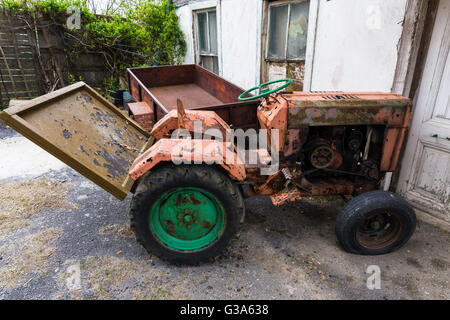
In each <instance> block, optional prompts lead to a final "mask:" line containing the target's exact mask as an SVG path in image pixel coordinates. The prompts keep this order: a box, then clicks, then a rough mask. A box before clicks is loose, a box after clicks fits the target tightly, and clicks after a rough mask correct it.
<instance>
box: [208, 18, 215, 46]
mask: <svg viewBox="0 0 450 320" xmlns="http://www.w3.org/2000/svg"><path fill="white" fill-rule="evenodd" d="M208 14H209V43H210V44H211V48H210V49H211V53H214V54H217V19H216V12H215V11H210V12H208Z"/></svg>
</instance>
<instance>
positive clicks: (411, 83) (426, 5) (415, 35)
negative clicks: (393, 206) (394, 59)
mask: <svg viewBox="0 0 450 320" xmlns="http://www.w3.org/2000/svg"><path fill="white" fill-rule="evenodd" d="M439 4H440V0H418V1H414V0H409V1H408V4H407V11H406V14H405V20H404V29H403V34H402V38H401V42H400V48H399V56H398V63H397V69H396V72H395V77H394V82H393V87H392V91H393V92H395V93H399V94H403V95H405V96H408V97H410V98H411V99H413V112H412V118H413V120H412V121H414V119H415V118H414V116H416V117H422V114H418V111H417V110H416V103H417V102H418V101H417V100H418V97H419V88H420V86H421V82H422V78H423V75H424V69H425V64H426V62H427V58H428V51H429V47H430V42H431V39H432V35H433V32H432V31H433V30H434V26H435V21H436V15H437V10H438V7H439ZM444 41H445V39H443V42H444ZM443 45H445V44H443ZM443 45H441V47H440V50H442V47H443ZM447 45H448V44H447ZM441 58H442V57H441ZM436 63H437V64H436V66H435V67H436V68H438V67H439V66H438V64H439V60H437V61H436ZM442 71H443V70H442ZM436 76H437V75H436V74H434V76H433V77H432V78H433V79H435V78H436ZM430 89H431V90H432V89H433V88H430ZM433 96H434V95H433V94H432V93H431V92H430V93H428V95H427V96H426V97H425V98H426V101H425V102H424V103H425V105H426V106H428V107H424V109H426V108H429V106H432V105H433V102H434V98H433ZM431 109H433V108H431ZM430 112H432V111H431V110H429V109H427V110H424V114H423V119H421V120H422V121H426V120H427V119H429V118H430ZM416 120H417V119H416ZM407 143H408V137H407V138H406V139H405V143H404V144H403V146H402V151H401V158H400V161H399V167H398V168H397V171H396V172H395V175H394V177H393V180H392V185H390V181H389V180H390V178H389V173H388V174H387V177H386V179H385V183H384V188H385V190H387V189H390V190H395V191H396V192H398V193H400V194H405V193H406V192H408V189H409V188H408V187H407V186H406V184H405V183H406V181H407V180H409V179H410V178H411V177H412V176H413V170H414V168H415V167H416V166H417V164H418V161H419V160H420V159H415V160H414V161H413V163H410V169H409V170H406V171H408V172H406V171H405V170H403V172H401V171H402V170H401V165H402V163H403V162H404V161H405V160H406V158H407V157H410V156H411V154H407V153H406V145H407ZM427 144H430V145H433V146H434V147H438V146H435V145H434V144H433V143H431V142H427ZM421 147H422V148H423V146H420V145H417V146H416V147H415V148H413V150H414V155H416V154H417V152H419V151H420V148H421ZM405 169H407V168H405ZM400 173H401V174H400ZM391 176H392V175H391ZM414 207H415V209H416V213H417V215H418V216H419V218H421V219H422V220H424V221H426V222H429V223H432V224H436V225H439V226H440V227H443V228H444V229H446V230H449V231H450V224H449V223H448V222H447V221H445V220H442V219H440V218H438V216H439V215H433V214H432V213H433V212H434V210H433V209H431V208H428V207H425V206H424V205H423V204H419V203H414ZM430 213H431V214H430Z"/></svg>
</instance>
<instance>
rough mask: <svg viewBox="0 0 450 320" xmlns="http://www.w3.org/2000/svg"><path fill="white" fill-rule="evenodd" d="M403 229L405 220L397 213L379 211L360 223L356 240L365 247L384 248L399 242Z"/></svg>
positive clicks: (372, 248)
mask: <svg viewBox="0 0 450 320" xmlns="http://www.w3.org/2000/svg"><path fill="white" fill-rule="evenodd" d="M403 229H404V227H403V221H402V219H401V218H400V216H399V215H398V214H397V213H395V212H387V211H382V212H377V213H374V214H372V215H370V216H369V217H367V218H366V219H364V221H363V222H362V223H360V224H359V225H358V227H357V229H356V240H357V241H358V243H359V244H360V245H361V246H363V247H364V248H367V249H371V250H377V249H382V248H386V247H388V246H390V245H392V244H394V243H395V242H397V241H398V240H399V239H400V237H401V234H402V232H403Z"/></svg>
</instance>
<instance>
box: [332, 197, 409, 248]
mask: <svg viewBox="0 0 450 320" xmlns="http://www.w3.org/2000/svg"><path fill="white" fill-rule="evenodd" d="M415 228H416V214H415V213H414V210H413V208H412V207H411V205H410V204H409V203H408V202H407V201H406V200H404V199H403V198H402V197H400V196H399V195H397V194H394V193H392V192H386V191H379V190H378V191H371V192H367V193H364V194H361V195H359V196H357V197H355V198H353V199H352V200H350V201H349V202H348V203H347V204H346V205H345V207H344V208H343V209H342V211H341V212H340V213H339V215H338V216H337V220H336V235H337V238H338V240H339V242H340V243H341V245H342V247H343V248H344V250H346V251H348V252H352V253H356V254H363V255H380V254H386V253H389V252H393V251H395V250H397V249H399V248H400V247H402V246H403V245H404V244H405V243H406V242H407V241H408V240H409V238H411V236H412V235H413V233H414V230H415Z"/></svg>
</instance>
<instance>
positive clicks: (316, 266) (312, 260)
mask: <svg viewBox="0 0 450 320" xmlns="http://www.w3.org/2000/svg"><path fill="white" fill-rule="evenodd" d="M12 142H14V144H16V145H17V150H20V154H14V152H11V151H10V150H15V149H14V148H13V149H11V143H12ZM24 146H26V147H24ZM5 150H8V152H6V151H5ZM0 155H1V156H0V157H1V158H0V177H1V178H0V195H1V192H2V186H6V185H8V186H9V187H11V186H15V185H11V183H17V192H18V193H19V192H21V188H22V187H23V185H24V183H25V185H27V186H28V188H32V186H34V185H36V184H33V183H31V184H26V183H27V182H30V181H31V182H33V181H35V180H39V179H43V178H45V180H44V182H45V183H46V184H48V185H49V186H50V185H52V186H53V187H54V186H60V187H61V192H62V194H63V196H62V199H61V200H60V205H56V206H55V205H54V204H53V205H52V206H50V207H48V208H44V209H42V210H40V211H39V212H36V213H34V214H32V215H23V216H21V218H22V219H23V220H24V221H25V222H26V223H23V225H20V224H19V227H17V228H15V229H12V230H10V231H8V232H4V233H1V232H0V299H449V298H450V290H449V289H450V283H449V281H450V277H449V276H450V269H449V267H450V255H449V247H450V246H449V245H450V237H449V233H448V232H446V231H443V230H441V229H439V228H437V227H434V226H432V225H430V224H427V223H424V222H419V225H418V228H417V231H416V233H415V234H414V236H413V237H412V239H411V240H410V241H409V242H408V243H407V244H406V246H405V247H403V248H402V249H401V250H399V251H398V252H395V253H392V254H389V255H384V256H376V257H367V256H357V255H353V254H348V253H346V252H344V251H343V250H342V249H341V248H340V247H339V245H338V243H337V240H336V237H335V235H334V221H335V218H336V215H337V213H338V212H339V210H340V208H342V206H343V205H344V202H343V200H342V199H340V198H324V199H305V200H304V201H301V202H298V203H295V204H288V205H286V206H283V207H280V208H275V207H273V206H272V205H271V202H270V199H268V198H266V197H256V198H252V199H248V200H246V207H247V221H246V223H245V225H244V227H243V230H242V232H241V236H240V238H239V239H237V240H236V241H234V242H232V244H231V246H230V247H229V249H228V250H227V251H226V252H225V253H224V254H223V255H222V256H220V257H219V258H218V259H217V260H216V261H215V262H213V263H208V264H203V265H201V266H197V267H192V266H191V267H184V266H183V267H180V266H173V265H170V264H167V263H165V262H163V261H161V260H160V259H158V258H157V257H151V256H149V255H148V253H147V252H146V251H145V250H144V249H143V248H142V247H141V246H140V245H139V244H138V243H136V241H135V239H134V236H133V234H132V233H131V232H130V230H129V226H128V208H129V203H130V198H131V197H128V198H127V199H126V200H125V201H122V202H120V201H118V200H116V199H115V198H114V197H112V196H111V195H109V194H108V193H107V192H105V191H103V190H102V189H100V188H99V187H97V186H96V185H94V184H93V183H91V182H89V181H88V180H86V179H85V178H83V177H82V176H80V175H79V174H78V173H76V172H75V171H73V170H72V169H70V168H68V167H66V166H64V165H59V164H58V163H57V162H54V161H55V160H54V158H53V157H51V156H50V155H48V154H46V153H45V151H41V150H40V149H39V148H38V147H36V146H34V145H30V144H28V143H27V142H26V140H25V138H23V137H21V136H19V135H18V134H16V133H14V132H13V131H11V130H10V129H8V128H5V127H4V126H2V124H1V123H0ZM14 157H16V159H17V161H12V159H13V158H14ZM53 162H54V163H55V165H54V166H53V165H52V166H48V165H46V164H48V163H53ZM7 163H14V166H13V167H14V168H8V167H7V166H5V164H7ZM34 168H37V169H36V170H33V169H34ZM51 168H56V169H57V170H52V169H51ZM46 184H44V186H46ZM30 186H31V187H30ZM3 189H5V188H3ZM65 190H67V191H65ZM26 192H33V190H30V189H26ZM0 198H1V197H0ZM15 201H16V202H15V203H11V204H10V205H9V207H15V208H16V207H17V208H20V206H21V205H22V204H21V203H18V201H19V200H15ZM12 202H14V201H12ZM53 202H54V201H53ZM58 203H59V202H58ZM24 212H27V210H25V211H24ZM2 214H3V215H5V216H6V215H7V214H8V210H7V209H6V208H1V207H0V226H1V224H2V223H7V219H6V218H4V217H3V216H2ZM5 219H6V220H5ZM0 230H3V229H2V228H0ZM370 265H377V266H379V267H380V270H381V289H375V290H369V289H368V288H367V285H366V282H367V278H368V277H369V276H370V275H369V274H367V273H366V271H367V268H368V266H370Z"/></svg>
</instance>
